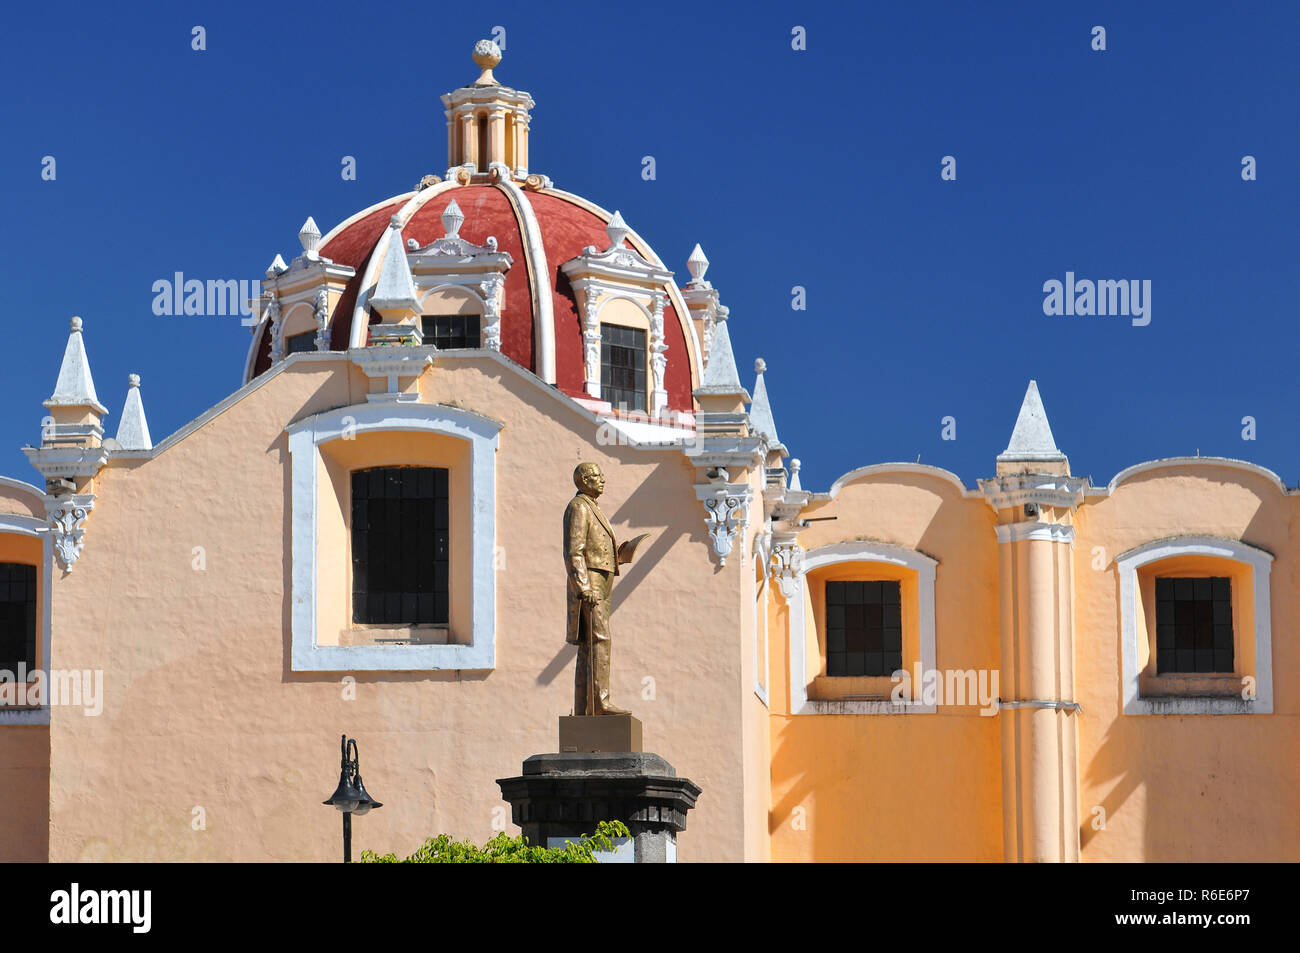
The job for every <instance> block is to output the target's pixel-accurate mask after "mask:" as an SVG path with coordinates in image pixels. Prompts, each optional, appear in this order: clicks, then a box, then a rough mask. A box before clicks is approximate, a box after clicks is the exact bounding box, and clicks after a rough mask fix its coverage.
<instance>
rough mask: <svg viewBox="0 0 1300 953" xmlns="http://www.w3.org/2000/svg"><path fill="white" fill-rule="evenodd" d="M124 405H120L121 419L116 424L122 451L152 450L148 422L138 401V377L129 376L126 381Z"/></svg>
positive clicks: (142, 403)
mask: <svg viewBox="0 0 1300 953" xmlns="http://www.w3.org/2000/svg"><path fill="white" fill-rule="evenodd" d="M126 382H127V392H126V403H125V404H123V405H122V419H121V420H119V421H118V424H117V438H116V439H117V442H118V444H120V445H121V447H122V449H123V450H152V449H153V439H152V438H151V437H150V436H149V422H148V421H147V420H145V416H144V402H143V401H142V400H141V399H140V375H139V374H131V375H129V376H128V377H127V379H126Z"/></svg>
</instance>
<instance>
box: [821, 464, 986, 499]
mask: <svg viewBox="0 0 1300 953" xmlns="http://www.w3.org/2000/svg"><path fill="white" fill-rule="evenodd" d="M889 473H915V474H919V475H921V476H929V477H934V478H935V479H937V480H943V481H945V482H947V483H951V484H952V485H953V486H955V487H956V488H957V489H958V490H959V491H960V492H961V494H962V496H964V497H982V496H983V495H984V494H983V493H981V492H979V491H978V490H968V489H967V488H966V486H965V484H963V483H962V482H961V477H959V476H957V474H955V473H953V472H952V471H951V470H945V469H943V468H942V467H932V466H930V465H929V464H925V463H873V464H871V465H870V466H865V467H858V468H857V469H856V470H850V471H849V472H848V473H846V474H844V475H843V476H842V477H840V478H839V479H838V480H836V481H835V482H834V483H832V484H831V488H830V491H829V492H827V493H814V494H813V495H812V498H813V500H815V501H818V502H821V501H825V500H833V499H835V497H836V495H837V494H838V493H839V492H840V490H842V489H844V487H846V486H848V485H849V484H850V483H856V482H857V481H858V480H861V479H864V478H866V477H869V476H879V475H881V474H889Z"/></svg>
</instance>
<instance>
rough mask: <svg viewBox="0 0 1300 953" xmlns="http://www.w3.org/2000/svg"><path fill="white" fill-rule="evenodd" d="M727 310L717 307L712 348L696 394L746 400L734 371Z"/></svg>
mask: <svg viewBox="0 0 1300 953" xmlns="http://www.w3.org/2000/svg"><path fill="white" fill-rule="evenodd" d="M728 314H729V312H728V310H727V308H726V306H724V305H719V306H718V313H717V316H716V317H715V318H714V323H713V346H712V347H711V348H710V349H709V363H708V365H707V366H706V367H705V368H704V379H703V380H702V381H701V382H700V388H699V390H697V391H696V393H697V394H699V393H704V394H726V395H731V394H735V395H737V396H740V395H743V396H744V397H745V398H746V399H748V397H749V394H747V393H746V392H745V388H743V387H741V386H740V374H739V373H738V372H737V370H736V355H735V354H733V353H732V350H731V332H730V331H728V330H727V317H728Z"/></svg>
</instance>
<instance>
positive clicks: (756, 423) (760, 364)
mask: <svg viewBox="0 0 1300 953" xmlns="http://www.w3.org/2000/svg"><path fill="white" fill-rule="evenodd" d="M766 370H767V362H766V361H764V360H763V359H762V358H761V357H760V358H758V359H757V360H756V361H754V373H755V374H757V375H758V380H757V381H756V382H755V383H754V400H753V403H751V404H750V405H749V426H750V429H751V430H753V431H754V432H755V433H760V434H762V435H763V436H764V437H766V438H767V445H768V447H769V448H770V449H772V450H779V451H781V454H782V456H784V455H785V446H784V445H783V444H782V443H781V439H780V438H779V437H778V436H777V435H776V419H775V418H774V417H773V416H772V405H771V403H770V402H769V401H768V397H767V383H766V382H765V381H764V380H763V373H764V372H765V371H766Z"/></svg>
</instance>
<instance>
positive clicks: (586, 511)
mask: <svg viewBox="0 0 1300 953" xmlns="http://www.w3.org/2000/svg"><path fill="white" fill-rule="evenodd" d="M564 559H565V562H566V563H567V566H566V570H567V572H568V576H569V589H568V610H569V612H568V615H569V619H568V628H567V632H566V635H565V640H566V641H568V642H572V643H575V644H576V643H577V641H578V632H579V628H578V627H579V625H580V623H581V621H582V608H583V601H582V590H583V589H584V588H587V587H589V586H590V585H591V582H590V580H589V579H588V577H587V570H588V569H600V570H603V571H605V572H608V573H611V574H613V575H615V576H617V575H618V544H617V543H616V542H615V540H614V528H613V527H612V526H610V525H609V520H607V519H605V514H604V513H602V512H601V511H600V507H599V506H597V505H596V501H595V500H593V499H592V498H591V497H589V496H587V495H586V494H585V493H578V494H576V495H575V496H574V497H573V499H571V500H570V501H569V505H568V506H567V507H566V508H565V510H564ZM598 608H599V609H600V610H601V611H599V612H598V613H597V612H593V613H592V617H593V619H592V621H593V624H599V625H603V626H605V627H608V625H609V606H608V605H604V606H601V607H598ZM597 616H599V617H600V618H599V621H597V619H596V617H597ZM605 634H608V632H606V633H605Z"/></svg>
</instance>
